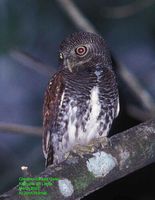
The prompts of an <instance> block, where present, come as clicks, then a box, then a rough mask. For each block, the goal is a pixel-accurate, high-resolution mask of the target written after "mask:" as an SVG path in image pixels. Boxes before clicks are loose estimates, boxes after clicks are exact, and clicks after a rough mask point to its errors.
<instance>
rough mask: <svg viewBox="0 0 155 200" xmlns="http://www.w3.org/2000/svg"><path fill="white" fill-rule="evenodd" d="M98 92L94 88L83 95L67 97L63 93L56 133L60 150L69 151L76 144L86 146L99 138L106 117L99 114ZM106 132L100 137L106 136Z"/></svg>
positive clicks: (103, 114) (100, 108)
mask: <svg viewBox="0 0 155 200" xmlns="http://www.w3.org/2000/svg"><path fill="white" fill-rule="evenodd" d="M99 93H100V91H99V87H98V86H94V87H93V88H92V89H91V90H90V91H89V92H88V93H86V94H85V95H84V94H83V95H82V97H81V95H71V96H68V95H67V92H66V91H64V94H63V95H62V98H61V101H60V105H59V113H58V115H59V117H58V127H59V129H58V132H59V134H58V135H59V141H60V148H61V149H65V151H66V150H70V149H71V148H72V147H73V146H75V145H76V144H82V145H86V144H88V143H89V142H90V141H91V140H92V139H93V138H97V137H100V136H101V135H100V134H99V133H100V129H101V126H102V125H103V120H104V118H105V117H106V114H105V113H104V112H101V110H102V105H101V102H100V94H99ZM106 135H107V131H105V132H104V134H103V135H102V136H106Z"/></svg>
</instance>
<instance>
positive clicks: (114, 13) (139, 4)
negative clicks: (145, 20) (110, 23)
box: [102, 0, 155, 19]
mask: <svg viewBox="0 0 155 200" xmlns="http://www.w3.org/2000/svg"><path fill="white" fill-rule="evenodd" d="M154 3H155V0H134V1H133V2H131V3H129V4H127V5H122V6H113V7H112V6H110V7H108V6H105V7H104V8H103V9H102V13H103V15H104V17H107V18H112V19H113V18H114V19H121V18H125V17H130V16H132V15H134V14H137V13H138V12H140V11H142V10H144V9H146V8H148V7H150V6H152V5H153V4H154Z"/></svg>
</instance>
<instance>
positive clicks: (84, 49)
mask: <svg viewBox="0 0 155 200" xmlns="http://www.w3.org/2000/svg"><path fill="white" fill-rule="evenodd" d="M75 53H76V54H77V55H78V56H84V55H85V54H86V53H87V47H86V46H80V47H77V48H76V49H75Z"/></svg>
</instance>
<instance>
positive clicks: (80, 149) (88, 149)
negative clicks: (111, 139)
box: [72, 144, 95, 158]
mask: <svg viewBox="0 0 155 200" xmlns="http://www.w3.org/2000/svg"><path fill="white" fill-rule="evenodd" d="M94 151H95V148H94V145H91V144H89V145H87V146H83V145H76V146H75V147H74V149H73V150H72V152H73V153H75V154H78V155H79V156H80V157H81V158H83V155H85V154H89V153H93V152H94Z"/></svg>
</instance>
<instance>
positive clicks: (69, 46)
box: [43, 32, 119, 166]
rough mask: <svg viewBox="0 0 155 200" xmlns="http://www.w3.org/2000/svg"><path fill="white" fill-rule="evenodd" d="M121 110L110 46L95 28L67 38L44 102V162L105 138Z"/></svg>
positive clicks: (51, 162)
mask: <svg viewBox="0 0 155 200" xmlns="http://www.w3.org/2000/svg"><path fill="white" fill-rule="evenodd" d="M118 113H119V95H118V88H117V82H116V78H115V73H114V71H113V68H112V61H111V55H110V52H109V49H108V47H107V44H106V42H105V41H104V39H103V38H102V37H101V36H99V35H97V34H94V33H89V32H78V33H73V34H71V35H70V36H69V37H67V38H66V39H65V40H64V41H63V42H62V43H61V45H60V49H59V71H58V72H57V73H56V74H55V75H54V76H53V77H52V78H51V80H50V81H49V84H48V87H47V90H46V92H45V98H44V106H43V130H44V133H43V152H44V156H45V159H46V166H49V165H51V164H58V163H60V162H62V161H64V159H65V154H66V153H67V152H69V151H71V150H73V149H74V147H75V146H76V145H88V144H89V143H90V142H91V141H92V140H94V139H96V138H101V137H107V136H108V133H109V130H110V128H111V125H112V122H113V120H114V118H116V117H117V115H118Z"/></svg>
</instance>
